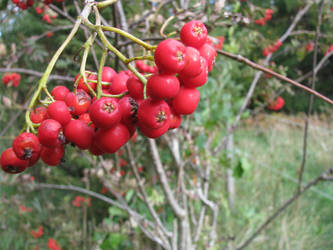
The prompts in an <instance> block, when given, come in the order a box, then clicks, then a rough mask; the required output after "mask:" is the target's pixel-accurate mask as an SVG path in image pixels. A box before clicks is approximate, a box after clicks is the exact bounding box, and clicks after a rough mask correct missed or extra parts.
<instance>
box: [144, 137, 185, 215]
mask: <svg viewBox="0 0 333 250" xmlns="http://www.w3.org/2000/svg"><path fill="white" fill-rule="evenodd" d="M148 141H149V145H150V150H151V153H152V156H153V160H154V166H155V169H156V172H157V174H158V177H159V179H160V182H161V184H162V187H163V190H164V193H165V195H166V198H167V200H168V202H169V204H170V206H171V208H172V210H173V211H174V213H175V215H176V216H177V217H178V218H180V219H182V218H184V217H185V211H184V209H183V208H181V207H180V206H179V204H178V202H177V200H176V199H175V197H174V195H173V193H172V191H171V188H170V186H169V183H168V179H167V176H166V173H165V170H164V168H163V165H162V162H161V158H160V155H159V153H158V149H157V146H156V142H155V141H154V140H153V139H148Z"/></svg>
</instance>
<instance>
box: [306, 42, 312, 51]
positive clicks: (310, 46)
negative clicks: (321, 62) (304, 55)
mask: <svg viewBox="0 0 333 250" xmlns="http://www.w3.org/2000/svg"><path fill="white" fill-rule="evenodd" d="M313 47H314V43H313V42H309V43H308V44H307V45H306V46H305V50H306V51H307V52H311V51H312V50H313Z"/></svg>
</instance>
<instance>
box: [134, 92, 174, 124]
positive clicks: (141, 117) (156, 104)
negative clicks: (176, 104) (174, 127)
mask: <svg viewBox="0 0 333 250" xmlns="http://www.w3.org/2000/svg"><path fill="white" fill-rule="evenodd" d="M169 115H170V107H169V105H168V104H167V103H166V102H165V101H163V100H153V99H151V98H148V99H146V100H144V101H143V102H142V103H141V104H140V106H139V109H138V121H139V123H140V124H143V125H144V126H146V127H148V128H154V129H156V128H160V127H163V126H164V124H166V123H169Z"/></svg>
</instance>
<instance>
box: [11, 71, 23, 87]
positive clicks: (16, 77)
mask: <svg viewBox="0 0 333 250" xmlns="http://www.w3.org/2000/svg"><path fill="white" fill-rule="evenodd" d="M20 80H21V76H20V75H19V74H17V73H13V74H12V81H13V86H14V87H17V86H18V85H19V84H20Z"/></svg>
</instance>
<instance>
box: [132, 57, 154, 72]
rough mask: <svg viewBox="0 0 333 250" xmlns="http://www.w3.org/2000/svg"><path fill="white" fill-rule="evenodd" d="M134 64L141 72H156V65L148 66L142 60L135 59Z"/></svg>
mask: <svg viewBox="0 0 333 250" xmlns="http://www.w3.org/2000/svg"><path fill="white" fill-rule="evenodd" d="M135 65H136V67H137V69H138V70H139V72H141V73H153V74H154V73H157V71H158V70H157V67H156V66H149V65H148V64H145V63H144V61H142V60H137V61H136V62H135Z"/></svg>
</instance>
